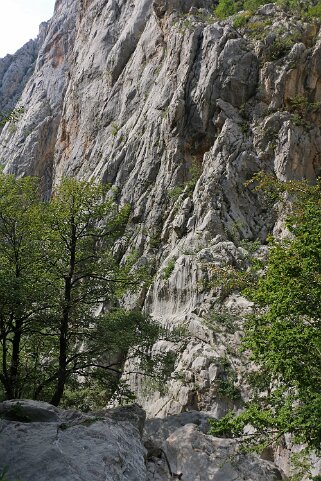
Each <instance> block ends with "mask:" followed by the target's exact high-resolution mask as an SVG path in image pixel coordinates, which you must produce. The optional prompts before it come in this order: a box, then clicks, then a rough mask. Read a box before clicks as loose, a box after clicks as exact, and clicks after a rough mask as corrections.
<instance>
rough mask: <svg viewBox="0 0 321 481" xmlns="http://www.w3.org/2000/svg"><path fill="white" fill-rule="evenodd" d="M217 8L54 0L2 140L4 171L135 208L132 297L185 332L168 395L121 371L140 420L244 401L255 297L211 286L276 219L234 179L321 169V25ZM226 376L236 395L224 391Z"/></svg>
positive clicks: (206, 3) (150, 1)
mask: <svg viewBox="0 0 321 481" xmlns="http://www.w3.org/2000/svg"><path fill="white" fill-rule="evenodd" d="M215 3H216V2H215V1H214V0H184V1H183V0H136V1H131V0H118V1H116V0H109V1H106V0H82V1H78V0H65V1H57V2H56V8H55V14H54V16H53V18H52V20H51V21H50V22H49V24H48V27H47V29H46V35H45V37H44V39H43V42H42V45H41V47H40V50H39V53H38V57H37V61H36V64H35V67H34V70H33V73H32V75H31V76H30V78H29V80H28V83H27V84H26V86H25V87H24V89H23V92H22V95H21V98H20V100H19V102H18V105H21V106H23V107H24V109H25V113H24V114H23V116H22V117H21V119H20V120H19V122H18V123H17V124H16V125H15V126H14V128H12V126H10V125H8V126H7V127H6V128H5V129H4V130H3V132H2V134H1V139H0V158H1V159H2V162H3V163H4V164H5V166H6V167H5V168H6V170H7V171H9V172H14V173H16V174H17V175H25V174H36V175H40V176H41V178H42V181H43V189H44V191H45V192H46V193H49V192H50V190H51V189H52V188H53V187H54V185H55V184H56V183H57V182H59V179H60V178H61V177H62V176H63V175H74V176H77V177H78V178H85V179H88V178H93V177H95V178H99V179H101V180H102V181H103V182H108V183H112V184H115V185H116V186H117V187H118V189H119V202H120V203H124V202H130V203H131V204H132V207H133V210H132V216H131V220H130V226H129V232H130V239H129V241H128V242H127V243H125V242H124V243H123V244H120V245H119V246H118V247H117V248H118V251H117V253H118V255H119V256H126V254H128V253H129V252H131V251H133V250H136V251H137V252H138V253H139V256H140V260H139V262H140V263H148V264H149V265H150V266H151V270H152V273H153V274H154V275H155V277H154V282H153V285H152V286H151V288H150V289H149V291H148V292H147V293H146V292H141V293H139V295H137V297H136V298H135V299H130V300H128V302H129V303H131V304H133V303H136V304H138V305H139V306H140V307H142V308H144V309H145V310H146V311H147V312H149V313H151V314H152V315H153V316H154V317H155V318H157V319H159V321H160V322H163V323H164V324H167V325H173V324H175V325H177V324H184V325H185V326H186V327H187V328H188V331H189V333H190V337H189V340H188V342H187V343H185V344H184V346H182V347H181V348H180V352H179V357H178V360H177V363H176V365H175V373H174V374H173V376H172V378H171V379H170V380H169V382H168V386H167V390H165V392H163V393H159V392H154V393H153V392H152V393H151V392H149V394H148V396H147V395H146V391H147V388H146V382H145V380H143V379H140V378H139V379H138V378H130V383H131V385H132V387H133V388H134V389H135V390H136V392H137V394H138V399H139V401H140V402H141V403H142V404H143V405H144V408H145V409H146V410H147V414H148V416H165V415H168V414H178V413H180V412H182V411H188V410H191V409H196V410H204V411H207V412H209V413H211V414H212V415H216V416H221V415H222V414H224V412H225V411H226V409H228V408H229V407H232V406H236V407H238V403H239V401H240V399H241V398H243V399H244V398H245V399H246V396H247V389H246V385H245V384H244V381H242V372H243V370H244V369H246V368H247V367H246V364H245V363H246V360H245V359H240V357H239V355H238V354H237V353H236V346H237V345H238V343H239V338H240V330H241V323H242V316H243V315H244V313H245V312H248V311H249V310H250V309H251V305H250V303H249V302H247V301H246V300H245V299H243V298H241V297H240V296H239V295H235V294H231V295H229V296H227V297H225V299H224V300H222V296H221V291H220V289H219V288H213V287H211V288H208V287H207V284H208V283H207V281H208V278H209V276H211V273H212V272H213V270H215V268H216V267H217V266H223V267H224V266H226V267H228V266H230V265H234V266H235V265H243V264H244V263H246V262H247V258H248V255H249V250H250V244H249V242H247V241H255V240H256V239H258V240H259V241H261V242H262V243H264V242H265V239H266V236H267V234H268V233H269V232H271V231H272V230H273V229H274V231H275V232H278V231H279V230H280V229H281V228H282V227H281V225H280V222H278V221H277V219H276V218H275V217H274V214H273V212H272V211H271V209H270V208H269V207H268V206H267V205H266V204H265V201H264V199H262V198H261V197H260V196H258V195H257V194H256V193H255V192H254V191H253V189H252V188H251V187H245V185H244V184H245V182H246V181H247V180H249V179H250V178H251V177H252V176H253V174H254V173H255V172H258V171H260V170H264V171H266V172H269V173H274V174H275V175H276V176H277V177H278V178H279V179H281V180H286V179H298V178H308V179H310V180H313V179H314V178H315V177H316V176H317V175H319V174H320V167H321V147H320V146H321V142H320V141H321V135H320V126H321V115H320V101H321V61H320V54H321V36H320V31H319V24H318V23H317V22H305V21H303V20H302V19H300V18H297V17H295V16H293V15H291V14H289V13H285V12H284V11H283V10H282V9H280V8H278V7H276V6H275V5H273V4H268V5H265V6H264V7H261V8H260V9H259V10H258V12H257V13H256V14H255V15H253V16H252V17H251V18H250V19H249V20H248V22H247V23H246V24H243V25H242V24H241V23H239V24H237V23H236V22H235V21H233V19H229V20H226V21H218V20H217V19H216V18H215V17H214V15H213V7H214V5H215ZM1 65H2V64H1ZM32 65H33V64H32V61H31V63H30V68H33V67H32ZM0 78H1V76H0ZM0 95H2V97H1V98H0V105H1V102H3V101H4V100H3V99H4V97H5V95H6V91H5V90H4V91H2V92H0ZM244 240H245V242H244ZM259 255H264V247H261V248H260V252H259ZM222 312H223V313H224V315H223V316H222ZM224 316H225V317H224ZM209 325H210V327H209ZM213 325H214V327H213ZM155 349H166V350H171V349H173V350H177V346H172V345H170V344H166V345H165V344H164V343H163V344H162V345H159V346H156V347H155ZM230 375H231V376H232V375H233V376H234V377H233V386H234V388H235V392H234V394H235V396H232V397H231V396H227V395H226V394H225V393H224V392H222V389H220V381H221V380H222V379H226V377H228V376H230ZM235 376H236V377H235ZM188 435H190V434H188ZM204 479H205V478H204ZM213 479H214V478H213ZM215 479H216V478H215Z"/></svg>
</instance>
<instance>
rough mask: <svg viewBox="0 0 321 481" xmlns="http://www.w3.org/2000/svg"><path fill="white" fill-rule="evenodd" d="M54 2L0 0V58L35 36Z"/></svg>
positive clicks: (47, 0)
mask: <svg viewBox="0 0 321 481" xmlns="http://www.w3.org/2000/svg"><path fill="white" fill-rule="evenodd" d="M54 4H55V0H0V58H1V57H4V56H5V55H6V54H7V53H14V52H16V51H17V50H18V48H20V47H22V46H23V45H24V44H25V43H26V42H28V40H30V39H31V38H35V37H36V36H37V35H38V31H39V24H40V23H41V22H43V21H46V20H49V18H50V17H51V16H52V13H53V9H54Z"/></svg>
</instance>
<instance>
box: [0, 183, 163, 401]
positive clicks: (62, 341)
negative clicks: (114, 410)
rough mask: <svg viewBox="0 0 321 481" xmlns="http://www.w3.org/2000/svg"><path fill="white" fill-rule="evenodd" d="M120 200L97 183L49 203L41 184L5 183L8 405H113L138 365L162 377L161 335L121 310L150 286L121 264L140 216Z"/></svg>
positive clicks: (1, 311)
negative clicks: (124, 243) (155, 356)
mask: <svg viewBox="0 0 321 481" xmlns="http://www.w3.org/2000/svg"><path fill="white" fill-rule="evenodd" d="M113 197H114V196H113V193H112V190H108V189H107V188H106V187H104V186H102V185H99V184H97V183H91V182H78V181H76V180H74V179H64V180H63V181H62V183H61V184H60V186H59V187H58V188H57V190H56V192H55V194H54V195H53V196H52V198H51V199H50V200H49V201H43V200H42V199H41V197H40V195H39V190H38V182H37V180H36V179H32V178H24V179H15V178H14V176H11V175H10V176H7V175H5V174H1V175H0V261H1V264H0V354H1V364H2V374H1V375H0V381H1V383H2V385H3V388H4V397H6V398H14V397H15V398H20V397H31V398H34V399H43V400H47V401H50V402H51V403H52V404H54V405H58V404H59V403H60V402H61V400H62V398H63V395H64V393H65V391H66V388H67V395H66V396H67V398H68V399H69V400H71V399H75V398H76V397H77V396H76V395H75V393H76V392H78V393H79V392H80V391H81V392H83V393H87V394H88V389H89V387H90V389H91V390H92V391H93V387H94V388H95V389H96V390H97V391H99V392H100V393H101V396H100V397H101V399H102V400H103V401H104V402H105V403H106V401H107V400H108V398H110V397H111V396H112V395H113V394H114V392H115V389H116V388H117V386H119V380H120V377H121V374H122V369H123V366H124V362H125V359H126V358H127V357H128V356H132V357H135V358H137V356H138V359H140V361H136V365H137V366H138V368H139V369H140V367H142V368H143V367H144V368H145V367H146V366H147V367H148V368H149V370H150V371H152V367H151V347H152V344H153V343H154V342H155V341H156V339H157V338H158V337H159V336H160V334H161V329H160V328H159V327H158V326H156V324H155V323H153V322H152V321H151V319H149V318H147V317H145V316H143V315H142V314H141V313H140V312H127V311H125V310H124V309H119V301H118V299H119V298H120V297H121V296H122V294H124V292H125V291H127V290H128V289H130V288H131V289H133V288H135V287H137V286H141V284H142V282H144V280H145V276H144V272H142V271H141V270H139V269H136V270H135V269H132V264H133V262H127V263H126V262H124V263H121V264H120V263H119V262H118V260H117V259H116V258H115V255H114V245H115V241H116V240H118V239H120V238H121V237H122V236H123V234H124V231H125V228H126V224H127V221H128V216H129V212H130V208H129V206H128V205H125V206H123V207H122V208H119V207H118V206H117V205H116V203H115V201H114V198H113ZM87 397H88V396H87ZM89 397H90V396H89Z"/></svg>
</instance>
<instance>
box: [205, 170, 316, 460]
mask: <svg viewBox="0 0 321 481" xmlns="http://www.w3.org/2000/svg"><path fill="white" fill-rule="evenodd" d="M258 179H259V181H260V183H261V185H262V186H263V187H264V189H265V191H266V192H268V193H269V195H270V197H271V196H272V197H273V196H274V199H276V198H278V199H279V200H282V199H283V200H284V198H286V199H288V198H290V199H291V201H292V211H291V212H290V213H289V214H288V216H287V222H286V225H287V228H288V230H289V233H290V235H289V236H288V238H287V239H283V240H273V241H272V243H271V250H270V255H269V260H268V265H267V267H266V270H265V272H264V275H263V276H262V277H260V278H259V280H258V281H257V284H256V285H255V286H253V287H251V288H248V289H247V290H246V291H245V294H246V295H247V296H248V297H249V298H250V299H252V300H253V301H254V302H255V303H256V306H257V310H256V312H255V313H254V314H253V315H252V316H250V317H249V319H248V321H247V325H246V329H245V337H244V340H243V346H244V349H246V350H248V351H249V352H250V354H251V358H252V360H253V361H254V362H255V363H256V365H257V366H258V371H257V372H256V374H255V379H256V384H255V385H254V389H253V396H252V399H251V400H250V402H249V403H248V405H247V408H246V409H245V411H244V412H243V413H242V414H240V415H236V414H235V413H229V414H228V415H227V416H225V417H224V418H223V419H222V420H220V421H213V422H212V429H211V433H212V434H214V435H221V434H224V435H228V436H236V437H243V438H244V439H245V440H246V441H248V442H249V443H250V444H251V445H252V446H253V445H254V446H256V447H257V449H258V450H262V449H263V448H264V447H266V446H268V445H271V444H273V443H276V442H277V441H278V440H279V439H281V438H282V436H283V435H284V434H285V433H291V434H293V435H294V439H295V440H296V441H297V442H300V443H306V444H307V446H308V447H309V448H310V449H314V450H316V451H318V452H320V451H321V234H320V233H321V183H320V181H318V183H317V184H316V185H314V186H310V185H308V184H307V183H306V182H288V183H284V184H283V183H280V182H277V181H274V180H272V179H270V178H268V177H261V178H258ZM287 209H289V205H287ZM258 381H259V382H258ZM248 425H252V426H253V427H254V428H255V431H254V432H253V431H252V432H251V433H250V434H248V435H246V434H244V433H245V431H244V429H245V428H246V426H248ZM247 432H248V431H247Z"/></svg>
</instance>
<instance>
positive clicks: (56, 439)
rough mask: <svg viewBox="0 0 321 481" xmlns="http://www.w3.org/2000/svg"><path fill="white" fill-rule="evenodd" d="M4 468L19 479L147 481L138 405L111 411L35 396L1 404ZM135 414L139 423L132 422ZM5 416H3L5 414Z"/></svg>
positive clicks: (0, 465) (0, 453) (0, 446)
mask: <svg viewBox="0 0 321 481" xmlns="http://www.w3.org/2000/svg"><path fill="white" fill-rule="evenodd" d="M0 413H1V414H3V415H4V416H5V417H4V418H2V419H0V472H2V471H3V470H6V469H7V477H8V479H19V481H35V480H38V481H48V480H50V481H67V480H68V481H88V480H90V481H102V480H105V481H145V480H146V479H147V478H146V468H145V464H144V455H145V449H144V446H143V444H142V441H141V438H140V433H139V430H138V428H137V422H138V418H139V419H140V421H139V424H140V425H141V422H142V420H143V419H144V413H143V411H142V410H139V409H138V408H137V407H133V408H128V409H127V410H124V409H115V410H114V411H113V412H107V413H106V415H99V416H94V415H85V414H81V413H77V412H71V411H63V410H61V409H58V408H54V407H53V406H51V405H50V404H46V403H41V402H35V401H19V402H18V403H17V401H9V402H5V403H3V404H0ZM133 415H134V418H135V419H134V422H133ZM1 417H2V416H1Z"/></svg>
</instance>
